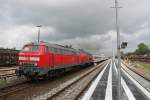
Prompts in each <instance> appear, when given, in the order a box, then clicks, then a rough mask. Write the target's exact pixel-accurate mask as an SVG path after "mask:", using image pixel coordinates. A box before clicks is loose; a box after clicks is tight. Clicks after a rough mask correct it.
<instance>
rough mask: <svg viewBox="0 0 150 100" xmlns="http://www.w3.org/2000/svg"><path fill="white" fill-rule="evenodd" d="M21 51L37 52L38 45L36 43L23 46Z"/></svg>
mask: <svg viewBox="0 0 150 100" xmlns="http://www.w3.org/2000/svg"><path fill="white" fill-rule="evenodd" d="M22 52H39V46H38V45H27V46H24V47H23V49H22Z"/></svg>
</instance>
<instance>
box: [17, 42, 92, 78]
mask: <svg viewBox="0 0 150 100" xmlns="http://www.w3.org/2000/svg"><path fill="white" fill-rule="evenodd" d="M18 63H19V65H20V68H19V73H20V74H21V75H25V76H26V77H28V78H33V79H35V78H39V77H42V78H43V77H51V76H53V75H56V74H60V73H62V72H65V71H66V70H68V69H69V68H76V67H77V66H82V65H86V64H89V65H90V64H93V59H92V55H91V54H89V53H87V52H85V51H83V50H76V49H74V48H71V47H68V46H61V45H58V44H51V43H46V42H39V43H37V42H32V43H28V44H26V45H25V46H24V47H23V49H22V50H21V52H20V53H19V60H18Z"/></svg>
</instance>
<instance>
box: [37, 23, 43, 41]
mask: <svg viewBox="0 0 150 100" xmlns="http://www.w3.org/2000/svg"><path fill="white" fill-rule="evenodd" d="M36 27H38V28H39V29H38V43H39V42H40V28H41V27H42V25H38V26H36Z"/></svg>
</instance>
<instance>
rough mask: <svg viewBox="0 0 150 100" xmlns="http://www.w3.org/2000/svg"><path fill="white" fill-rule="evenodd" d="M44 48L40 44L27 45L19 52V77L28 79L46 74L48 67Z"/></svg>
mask: <svg viewBox="0 0 150 100" xmlns="http://www.w3.org/2000/svg"><path fill="white" fill-rule="evenodd" d="M45 59H47V55H46V47H45V46H44V45H42V44H33V43H31V44H27V45H25V46H24V47H23V48H22V50H21V51H20V52H19V60H18V63H19V65H20V67H19V70H20V71H19V72H21V73H20V74H21V75H25V76H28V77H33V76H35V77H36V76H40V75H43V73H46V71H48V70H47V68H44V67H46V66H48V62H47V60H45Z"/></svg>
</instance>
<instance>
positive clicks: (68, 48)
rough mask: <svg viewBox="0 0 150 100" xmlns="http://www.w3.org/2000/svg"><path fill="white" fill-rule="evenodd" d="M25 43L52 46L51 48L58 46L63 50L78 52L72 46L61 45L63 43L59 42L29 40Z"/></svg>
mask: <svg viewBox="0 0 150 100" xmlns="http://www.w3.org/2000/svg"><path fill="white" fill-rule="evenodd" d="M26 45H46V46H48V47H53V48H60V49H65V50H70V51H74V52H79V51H78V50H76V49H74V48H72V47H68V46H63V45H59V44H53V43H48V42H41V41H40V43H38V42H31V43H28V44H26Z"/></svg>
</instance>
